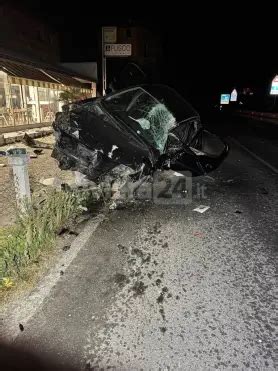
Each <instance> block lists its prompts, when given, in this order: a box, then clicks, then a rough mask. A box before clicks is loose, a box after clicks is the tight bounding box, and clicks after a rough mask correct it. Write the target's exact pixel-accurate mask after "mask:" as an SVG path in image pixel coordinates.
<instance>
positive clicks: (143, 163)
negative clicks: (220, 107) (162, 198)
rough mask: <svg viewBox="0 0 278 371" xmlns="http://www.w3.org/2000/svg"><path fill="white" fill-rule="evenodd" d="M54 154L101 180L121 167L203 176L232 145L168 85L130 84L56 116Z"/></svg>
mask: <svg viewBox="0 0 278 371" xmlns="http://www.w3.org/2000/svg"><path fill="white" fill-rule="evenodd" d="M53 127H54V130H55V135H56V144H55V148H54V150H53V153H52V156H53V157H54V158H56V159H57V160H58V161H59V166H60V168H61V169H63V170H69V169H70V170H74V171H79V172H81V173H83V174H85V175H86V176H87V178H89V179H90V180H93V181H95V182H97V181H99V180H100V179H101V178H102V176H105V175H107V174H109V173H110V172H111V171H113V169H115V168H117V167H119V166H125V167H126V168H128V169H130V174H132V175H133V176H134V178H135V179H136V178H140V176H141V175H151V174H152V173H153V172H154V171H155V170H157V169H172V170H175V171H185V170H186V171H190V172H191V173H192V175H203V174H206V173H208V172H210V171H212V170H214V169H215V168H216V167H217V166H218V165H219V164H220V163H221V162H222V160H223V159H224V158H225V156H226V155H227V153H228V146H227V145H226V144H225V143H223V142H222V141H221V140H220V139H219V138H218V137H216V136H215V135H213V134H211V133H209V132H207V131H206V130H204V128H203V127H202V124H201V122H200V117H199V115H198V113H197V112H196V111H195V110H194V109H193V108H192V107H191V106H190V104H188V103H187V102H186V101H185V100H184V99H183V98H182V97H181V96H179V95H178V94H177V93H176V92H175V91H174V90H173V89H171V88H169V87H167V86H163V85H146V86H136V87H132V88H128V89H125V90H122V91H118V92H116V93H112V94H110V95H107V96H105V97H101V98H92V99H87V100H83V101H80V102H76V103H73V104H69V105H66V106H64V107H63V112H59V113H57V114H56V119H55V122H54V124H53Z"/></svg>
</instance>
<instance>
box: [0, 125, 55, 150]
mask: <svg viewBox="0 0 278 371" xmlns="http://www.w3.org/2000/svg"><path fill="white" fill-rule="evenodd" d="M25 133H27V134H28V135H29V136H30V137H31V138H42V137H44V136H46V135H50V134H52V133H53V129H52V127H44V128H41V129H37V130H34V129H29V130H25V131H17V132H12V133H4V134H1V135H0V146H1V145H2V146H3V145H6V144H11V143H15V142H20V141H21V140H22V138H23V137H24V134H25Z"/></svg>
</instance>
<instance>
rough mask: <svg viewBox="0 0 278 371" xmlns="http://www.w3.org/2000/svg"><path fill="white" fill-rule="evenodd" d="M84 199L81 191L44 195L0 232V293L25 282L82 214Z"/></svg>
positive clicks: (54, 192) (85, 196)
mask: <svg viewBox="0 0 278 371" xmlns="http://www.w3.org/2000/svg"><path fill="white" fill-rule="evenodd" d="M87 197H88V195H87V194H86V193H84V192H80V191H60V192H59V191H51V192H46V194H45V195H44V197H43V199H42V198H41V197H37V198H35V197H34V198H33V200H32V202H31V203H30V204H29V205H26V207H25V209H24V211H21V212H18V215H17V220H16V223H15V224H14V225H13V226H12V227H8V228H1V229H0V293H1V291H2V293H3V292H5V291H9V290H10V289H11V288H13V287H15V286H17V285H18V283H19V282H20V281H23V280H26V275H27V276H28V275H29V274H30V272H31V273H32V271H33V269H32V268H31V269H30V267H31V266H32V265H35V264H34V263H37V262H38V259H39V258H40V257H41V256H42V255H45V252H46V251H47V250H50V249H51V248H52V247H53V245H54V242H55V238H56V235H57V233H58V232H59V231H60V230H61V228H62V227H63V226H64V225H65V224H67V223H68V222H69V221H70V220H72V219H74V218H75V217H76V216H78V215H79V214H81V213H82V212H83V209H84V206H86V203H87ZM28 272H29V274H28Z"/></svg>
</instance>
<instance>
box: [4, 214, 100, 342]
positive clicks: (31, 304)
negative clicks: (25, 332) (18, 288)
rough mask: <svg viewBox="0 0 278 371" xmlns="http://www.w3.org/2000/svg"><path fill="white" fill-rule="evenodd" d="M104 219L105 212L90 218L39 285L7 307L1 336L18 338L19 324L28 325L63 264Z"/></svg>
mask: <svg viewBox="0 0 278 371" xmlns="http://www.w3.org/2000/svg"><path fill="white" fill-rule="evenodd" d="M104 220H105V215H104V214H99V215H97V216H96V217H94V218H92V219H90V220H89V221H88V222H87V223H86V225H85V227H84V229H83V230H82V232H81V233H80V234H79V235H78V236H77V237H76V239H75V240H74V241H73V242H72V244H71V248H70V249H69V250H68V251H66V252H65V254H63V255H62V256H61V257H60V258H59V259H58V261H57V262H56V264H55V266H54V267H53V268H51V269H50V271H49V272H48V273H47V274H46V275H45V276H44V277H42V279H41V280H40V282H39V284H38V285H37V287H36V288H35V289H34V290H33V291H32V292H31V293H30V294H29V295H28V296H27V297H26V298H24V299H23V300H22V298H21V300H18V301H16V302H14V303H13V304H12V305H10V306H9V305H8V308H5V310H4V313H1V326H0V333H1V337H3V339H4V340H5V342H9V343H10V342H13V341H14V340H15V339H16V338H17V336H18V335H19V334H20V329H19V324H20V323H22V324H24V326H26V324H27V323H28V321H30V319H31V318H32V317H33V316H34V314H35V313H36V311H37V310H38V309H39V308H40V307H41V305H42V304H43V302H44V300H45V299H46V298H47V297H48V295H49V294H50V291H51V290H52V288H53V287H54V286H55V285H56V283H57V282H58V281H59V279H60V278H61V275H60V271H61V266H62V265H63V271H66V269H67V268H68V267H69V266H70V264H71V263H72V261H73V260H74V258H75V257H76V256H77V254H78V253H79V251H80V250H81V249H82V248H83V247H84V246H85V245H86V243H87V242H88V241H89V238H90V237H91V236H92V234H93V233H94V232H95V230H96V229H97V228H98V226H99V225H100V224H101V223H102V222H103V221H104Z"/></svg>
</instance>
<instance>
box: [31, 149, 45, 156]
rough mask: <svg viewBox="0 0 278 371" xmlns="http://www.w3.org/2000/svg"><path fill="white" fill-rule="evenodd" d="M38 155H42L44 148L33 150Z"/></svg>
mask: <svg viewBox="0 0 278 371" xmlns="http://www.w3.org/2000/svg"><path fill="white" fill-rule="evenodd" d="M33 152H34V153H35V154H36V155H42V154H43V150H42V149H39V148H38V149H34V151H33Z"/></svg>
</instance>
